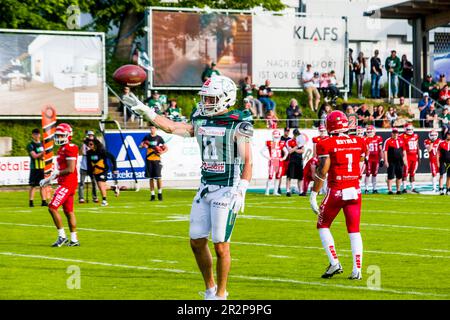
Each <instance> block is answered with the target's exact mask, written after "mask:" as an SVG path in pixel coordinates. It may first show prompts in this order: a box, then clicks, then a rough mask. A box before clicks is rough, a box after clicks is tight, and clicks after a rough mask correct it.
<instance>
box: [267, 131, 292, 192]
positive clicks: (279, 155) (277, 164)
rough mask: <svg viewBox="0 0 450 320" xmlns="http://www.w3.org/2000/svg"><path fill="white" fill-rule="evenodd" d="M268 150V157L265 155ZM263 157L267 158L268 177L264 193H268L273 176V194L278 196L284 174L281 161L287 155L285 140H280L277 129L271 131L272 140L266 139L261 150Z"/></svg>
mask: <svg viewBox="0 0 450 320" xmlns="http://www.w3.org/2000/svg"><path fill="white" fill-rule="evenodd" d="M266 150H268V151H269V157H267V156H266V154H265V151H266ZM261 151H262V154H263V156H264V157H265V158H267V159H268V160H269V178H268V179H267V183H266V195H269V194H270V185H271V184H272V180H273V179H274V178H275V182H274V184H273V195H275V196H279V195H280V194H279V192H278V189H279V187H280V182H281V177H282V176H283V174H284V172H283V171H284V165H283V161H284V160H285V159H286V157H287V155H288V151H287V148H286V142H285V141H281V134H280V131H278V130H273V131H272V140H268V141H266V147H265V148H264V149H263V150H261Z"/></svg>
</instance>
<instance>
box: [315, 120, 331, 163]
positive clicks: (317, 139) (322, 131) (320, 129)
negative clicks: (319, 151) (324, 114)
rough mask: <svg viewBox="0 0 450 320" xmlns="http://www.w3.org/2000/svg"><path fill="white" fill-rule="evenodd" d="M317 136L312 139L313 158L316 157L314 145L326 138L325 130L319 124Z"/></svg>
mask: <svg viewBox="0 0 450 320" xmlns="http://www.w3.org/2000/svg"><path fill="white" fill-rule="evenodd" d="M318 130H319V135H318V136H317V137H314V138H312V142H313V157H316V145H317V144H318V143H319V142H320V141H322V140H325V139H327V138H328V133H327V128H326V127H325V126H324V125H323V124H321V125H320V126H319V129H318Z"/></svg>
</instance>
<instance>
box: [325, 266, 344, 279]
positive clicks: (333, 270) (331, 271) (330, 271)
mask: <svg viewBox="0 0 450 320" xmlns="http://www.w3.org/2000/svg"><path fill="white" fill-rule="evenodd" d="M342 272H344V271H343V270H342V266H341V264H340V263H337V264H335V265H334V266H333V265H331V264H330V265H329V266H328V268H327V270H326V271H325V273H324V274H323V275H322V278H324V279H328V278H331V277H332V276H334V275H335V274H339V273H342Z"/></svg>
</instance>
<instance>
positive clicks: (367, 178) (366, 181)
mask: <svg viewBox="0 0 450 320" xmlns="http://www.w3.org/2000/svg"><path fill="white" fill-rule="evenodd" d="M364 182H365V185H366V190H369V176H366V178H365V181H364Z"/></svg>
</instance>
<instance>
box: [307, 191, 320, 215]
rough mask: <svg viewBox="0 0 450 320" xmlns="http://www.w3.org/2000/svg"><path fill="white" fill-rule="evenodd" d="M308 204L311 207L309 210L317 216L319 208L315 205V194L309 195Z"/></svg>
mask: <svg viewBox="0 0 450 320" xmlns="http://www.w3.org/2000/svg"><path fill="white" fill-rule="evenodd" d="M309 204H310V205H311V209H312V211H313V212H314V213H315V214H319V206H318V205H317V192H315V191H311V195H310V196H309Z"/></svg>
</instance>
